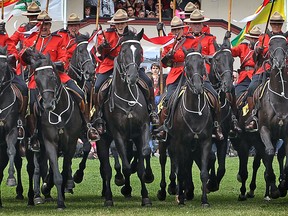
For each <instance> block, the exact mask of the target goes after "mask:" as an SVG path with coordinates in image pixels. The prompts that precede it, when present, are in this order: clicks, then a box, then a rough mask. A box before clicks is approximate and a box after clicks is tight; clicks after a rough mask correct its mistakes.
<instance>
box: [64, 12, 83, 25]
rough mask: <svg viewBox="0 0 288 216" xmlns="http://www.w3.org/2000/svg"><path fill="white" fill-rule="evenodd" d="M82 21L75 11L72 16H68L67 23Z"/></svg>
mask: <svg viewBox="0 0 288 216" xmlns="http://www.w3.org/2000/svg"><path fill="white" fill-rule="evenodd" d="M80 23H81V20H80V18H79V16H78V15H77V14H75V13H72V14H70V16H69V17H68V20H67V24H68V25H69V24H72V25H73V24H74V25H75V24H80Z"/></svg>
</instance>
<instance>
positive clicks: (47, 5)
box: [45, 0, 49, 13]
mask: <svg viewBox="0 0 288 216" xmlns="http://www.w3.org/2000/svg"><path fill="white" fill-rule="evenodd" d="M48 9H49V0H47V2H46V8H45V10H46V12H47V13H48Z"/></svg>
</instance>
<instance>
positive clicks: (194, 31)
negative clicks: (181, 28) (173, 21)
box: [184, 9, 224, 140]
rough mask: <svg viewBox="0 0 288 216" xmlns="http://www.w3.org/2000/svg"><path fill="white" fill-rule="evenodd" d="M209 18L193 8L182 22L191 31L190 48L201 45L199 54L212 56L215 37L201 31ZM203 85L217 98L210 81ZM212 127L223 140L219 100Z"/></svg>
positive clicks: (207, 67)
mask: <svg viewBox="0 0 288 216" xmlns="http://www.w3.org/2000/svg"><path fill="white" fill-rule="evenodd" d="M208 20H210V19H209V18H206V17H204V15H203V14H202V11H200V10H198V9H195V10H194V11H193V12H192V13H191V14H190V17H189V18H188V19H185V20H184V22H186V23H188V24H189V26H190V30H191V32H189V34H188V35H189V36H191V37H192V38H193V40H194V43H193V44H192V47H191V48H194V49H195V50H197V49H198V48H199V46H201V54H202V55H203V56H204V57H209V56H212V55H213V54H214V53H215V52H216V46H215V45H216V37H215V36H213V35H212V34H208V33H206V32H202V29H203V26H204V24H203V23H204V22H206V21H208ZM206 70H207V73H208V74H209V73H210V64H208V63H206ZM204 87H205V88H206V89H208V90H209V92H211V93H212V94H213V95H214V97H215V98H217V99H218V94H217V92H216V91H215V89H214V88H213V86H212V84H211V82H210V81H209V80H208V79H206V80H205V82H204ZM214 106H215V108H214V128H215V131H214V133H215V136H216V139H218V140H223V139H224V136H223V134H222V129H221V126H220V124H219V122H221V108H220V103H219V101H218V102H217V103H215V104H214Z"/></svg>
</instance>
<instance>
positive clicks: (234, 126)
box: [231, 94, 242, 133]
mask: <svg viewBox="0 0 288 216" xmlns="http://www.w3.org/2000/svg"><path fill="white" fill-rule="evenodd" d="M231 107H232V116H231V120H232V130H233V132H235V133H242V129H241V128H240V127H239V125H238V120H237V117H236V113H237V105H236V96H235V94H232V98H231Z"/></svg>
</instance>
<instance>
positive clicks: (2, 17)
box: [1, 0, 4, 20]
mask: <svg viewBox="0 0 288 216" xmlns="http://www.w3.org/2000/svg"><path fill="white" fill-rule="evenodd" d="M1 7H2V8H1V10H2V14H1V19H2V20H4V0H2V2H1Z"/></svg>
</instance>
